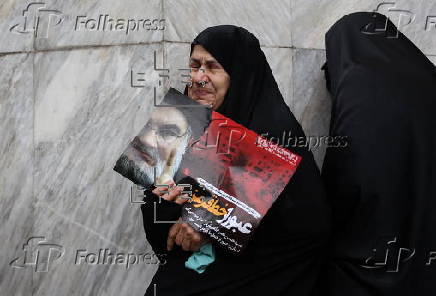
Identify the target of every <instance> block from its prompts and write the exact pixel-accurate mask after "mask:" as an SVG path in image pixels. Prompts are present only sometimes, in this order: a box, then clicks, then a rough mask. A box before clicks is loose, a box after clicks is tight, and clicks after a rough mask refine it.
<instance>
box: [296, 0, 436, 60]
mask: <svg viewBox="0 0 436 296" xmlns="http://www.w3.org/2000/svg"><path fill="white" fill-rule="evenodd" d="M358 11H378V12H379V13H382V14H384V15H386V16H388V17H389V18H390V19H391V20H392V22H393V23H394V24H395V25H397V27H398V28H399V30H400V31H401V32H403V33H404V34H405V35H406V36H407V37H408V38H409V39H410V40H411V41H412V42H414V43H415V44H416V45H417V46H418V48H420V49H421V50H422V51H423V52H424V53H425V54H428V55H430V54H432V55H434V54H435V51H436V3H435V2H434V1H429V0H424V1H423V0H397V1H380V0H367V1H358V0H335V1H330V0H309V1H307V0H292V1H291V20H292V24H291V31H292V45H293V46H295V47H297V48H317V49H325V45H324V34H325V32H326V31H327V30H328V29H329V28H330V26H331V25H333V24H334V23H335V22H336V21H337V20H339V19H340V18H341V17H342V16H344V15H346V14H350V13H353V12H358ZM429 17H430V19H428V18H429Z"/></svg>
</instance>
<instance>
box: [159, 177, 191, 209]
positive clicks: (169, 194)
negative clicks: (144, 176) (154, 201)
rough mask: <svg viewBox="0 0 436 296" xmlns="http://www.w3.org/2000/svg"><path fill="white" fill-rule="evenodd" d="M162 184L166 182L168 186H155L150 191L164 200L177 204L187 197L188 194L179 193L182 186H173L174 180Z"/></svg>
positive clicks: (184, 200)
mask: <svg viewBox="0 0 436 296" xmlns="http://www.w3.org/2000/svg"><path fill="white" fill-rule="evenodd" d="M163 184H168V185H169V187H164V186H160V187H156V188H155V189H154V190H153V191H152V192H153V193H154V194H156V195H157V196H160V197H162V198H163V199H165V200H168V201H173V202H175V203H178V204H183V203H184V202H186V201H187V200H188V199H189V196H188V194H183V195H180V193H181V192H182V191H183V187H178V186H175V185H176V184H175V183H174V181H172V180H171V181H168V182H165V183H163Z"/></svg>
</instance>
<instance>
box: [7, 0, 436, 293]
mask: <svg viewBox="0 0 436 296" xmlns="http://www.w3.org/2000/svg"><path fill="white" fill-rule="evenodd" d="M381 3H383V2H382V1H374V0H368V1H357V0H347V1H345V0H334V1H332V0H304V1H303V0H271V1H261V0H222V1H212V0H147V1H143V0H130V1H115V0H99V1H95V0H94V1H92V0H81V1H66V0H51V1H39V2H36V1H34V2H32V1H28V0H26V1H25V0H3V1H2V3H1V4H0V30H1V32H2V34H1V35H0V68H1V69H2V71H1V72H0V119H1V120H0V131H1V135H2V137H1V140H0V159H1V167H2V169H1V171H0V205H1V207H0V218H1V220H0V221H1V228H0V241H1V243H2V247H1V256H0V263H1V264H0V294H1V295H143V293H144V292H145V289H146V288H147V286H148V285H149V283H150V281H151V278H152V276H153V274H154V272H155V271H156V269H157V267H158V266H157V265H156V264H153V263H154V261H153V260H151V261H149V262H141V263H132V264H130V265H129V266H127V265H126V264H123V262H122V260H121V261H120V262H119V263H118V264H102V262H99V261H94V260H96V257H97V254H98V253H99V251H100V250H102V251H101V252H105V251H104V250H106V251H107V252H111V253H112V254H121V255H122V254H128V253H132V254H141V253H142V254H144V253H150V252H151V248H150V246H149V245H148V243H147V240H146V236H145V234H144V231H143V227H142V217H141V212H140V209H139V205H138V204H132V203H131V202H130V190H131V183H130V182H129V181H127V180H125V179H124V178H121V177H120V176H119V175H118V174H117V173H115V172H114V171H113V170H112V167H113V165H114V162H115V161H116V159H117V158H118V156H119V155H120V153H121V152H122V151H123V149H124V148H125V145H126V144H127V143H128V141H129V140H130V139H131V138H132V136H133V135H135V134H136V133H137V132H139V130H140V129H141V127H142V126H143V125H144V123H145V122H146V120H147V118H148V115H149V112H150V110H151V105H152V98H153V92H154V88H156V90H157V96H158V97H161V96H162V94H163V93H164V91H165V89H166V88H168V86H173V87H176V88H178V89H180V90H182V88H183V83H182V82H181V76H180V71H177V69H180V68H184V67H185V66H186V62H187V57H188V54H189V43H190V41H191V40H192V39H193V38H194V37H195V36H196V34H198V33H199V32H200V31H201V30H202V29H204V28H206V27H208V26H212V25H217V24H235V25H240V26H243V27H245V28H247V29H248V30H249V31H251V32H253V33H254V34H255V35H256V36H257V37H258V38H259V40H260V42H261V45H262V49H263V50H264V52H265V55H266V56H267V58H268V61H269V63H270V65H271V68H272V70H273V74H274V75H275V77H276V80H277V82H278V85H279V87H280V90H281V92H282V94H283V96H284V98H285V101H286V103H287V104H288V105H289V107H290V108H291V110H292V111H293V112H294V114H295V116H296V118H297V119H298V120H299V121H300V122H301V124H302V126H303V128H304V129H305V131H306V133H307V135H309V136H321V135H326V134H327V133H328V124H329V109H330V99H329V95H328V93H327V91H326V89H325V81H324V77H323V73H322V71H321V70H320V68H321V66H322V64H323V63H324V61H325V50H324V34H325V32H326V30H327V29H328V28H329V27H330V26H331V25H332V24H333V23H334V22H335V21H336V20H337V19H339V18H340V17H341V16H342V15H344V14H347V13H351V12H355V11H372V10H375V9H377V7H378V9H379V11H380V12H382V13H385V14H389V15H390V16H391V17H392V19H393V20H397V21H399V22H400V24H405V22H406V21H407V19H406V20H405V19H404V18H401V16H400V14H399V13H398V10H400V9H402V10H407V11H409V12H410V15H409V16H410V18H411V22H410V24H407V25H404V28H402V31H403V32H404V33H405V34H406V35H407V36H408V37H409V38H410V39H411V40H412V41H413V42H415V44H416V45H417V46H418V47H419V48H420V49H421V50H422V51H423V52H424V53H425V54H426V55H428V57H429V59H430V60H432V61H433V62H434V63H436V3H435V2H434V1H431V0H425V1H420V0H413V1H410V0H407V1H406V0H397V1H396V3H395V4H389V3H385V4H383V5H379V4H381ZM38 17H39V18H38ZM110 18H112V19H113V23H114V25H113V27H112V28H117V30H112V31H109V30H107V29H108V28H109V25H107V27H105V28H106V30H103V25H102V24H103V21H104V20H105V19H106V21H109V19H110ZM35 19H39V22H38V26H37V27H36V28H35V27H34V25H35ZM99 19H100V24H98V21H99ZM144 19H151V20H156V22H155V23H154V24H158V25H157V26H156V27H158V28H157V29H152V28H153V24H152V25H151V26H148V25H147V26H145V27H146V28H148V29H149V30H147V29H146V28H144V26H142V27H140V25H139V24H140V22H139V20H142V21H143V23H142V24H144ZM118 20H120V22H121V23H123V22H124V20H126V21H127V20H131V22H130V23H129V26H130V27H128V28H126V26H124V27H123V26H122V25H119V26H118V27H116V26H115V23H116V21H118ZM160 20H164V21H162V22H159V21H160ZM133 23H135V26H134V24H133ZM161 29H162V30H161ZM155 54H156V64H155V61H154V55H155ZM156 65H157V67H158V68H168V69H170V75H169V76H170V79H166V78H162V77H159V74H162V73H163V72H162V71H157V70H155V69H154V67H155V66H156ZM139 72H141V73H144V74H142V76H141V77H142V78H143V80H144V81H141V83H140V85H136V86H140V87H132V73H139ZM324 150H325V149H323V148H322V147H321V148H318V149H315V150H314V154H315V158H316V160H317V163H318V164H319V165H321V163H322V159H323V155H324ZM77 254H81V256H79V257H80V258H77ZM82 255H83V256H82ZM86 255H88V257H86V259H87V260H86V261H85V259H84V257H85V256H86ZM36 258H38V260H39V261H36ZM77 259H79V260H80V261H76V260H77Z"/></svg>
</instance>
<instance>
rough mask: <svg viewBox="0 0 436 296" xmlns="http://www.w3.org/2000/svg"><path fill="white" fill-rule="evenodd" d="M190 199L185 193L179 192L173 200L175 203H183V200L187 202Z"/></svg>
mask: <svg viewBox="0 0 436 296" xmlns="http://www.w3.org/2000/svg"><path fill="white" fill-rule="evenodd" d="M189 199H190V197H189V195H188V194H187V193H184V194H181V195H180V196H178V197H177V199H176V200H175V202H176V203H178V204H183V203H185V202H187V201H188V200H189Z"/></svg>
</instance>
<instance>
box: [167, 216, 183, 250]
mask: <svg viewBox="0 0 436 296" xmlns="http://www.w3.org/2000/svg"><path fill="white" fill-rule="evenodd" d="M180 221H181V219H179V222H180ZM179 222H178V223H176V224H174V225H173V226H171V228H170V230H169V231H168V238H167V250H168V251H171V250H172V249H173V247H174V242H175V240H176V236H177V233H179V228H180V225H181V223H179Z"/></svg>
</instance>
